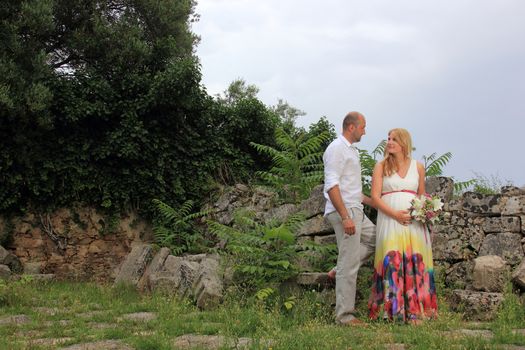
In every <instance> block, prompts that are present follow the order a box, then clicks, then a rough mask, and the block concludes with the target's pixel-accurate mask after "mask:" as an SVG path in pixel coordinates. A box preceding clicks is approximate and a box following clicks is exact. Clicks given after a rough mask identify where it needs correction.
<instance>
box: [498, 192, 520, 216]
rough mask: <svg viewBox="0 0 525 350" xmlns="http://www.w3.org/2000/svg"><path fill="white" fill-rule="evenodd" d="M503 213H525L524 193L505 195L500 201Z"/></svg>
mask: <svg viewBox="0 0 525 350" xmlns="http://www.w3.org/2000/svg"><path fill="white" fill-rule="evenodd" d="M502 204H503V205H502V207H503V208H502V210H501V213H502V214H503V215H516V214H525V194H522V195H519V196H513V197H506V198H504V200H503V201H502Z"/></svg>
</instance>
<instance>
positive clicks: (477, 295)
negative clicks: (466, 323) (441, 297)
mask: <svg viewBox="0 0 525 350" xmlns="http://www.w3.org/2000/svg"><path fill="white" fill-rule="evenodd" d="M502 301H503V293H490V292H478V291H473V290H463V289H456V290H453V291H452V295H451V298H450V307H451V309H452V310H453V311H456V312H461V313H463V317H464V318H465V319H467V320H472V321H490V320H492V319H493V318H494V317H495V316H496V313H497V310H498V308H499V306H500V304H501V303H502Z"/></svg>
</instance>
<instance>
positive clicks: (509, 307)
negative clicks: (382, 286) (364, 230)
mask: <svg viewBox="0 0 525 350" xmlns="http://www.w3.org/2000/svg"><path fill="white" fill-rule="evenodd" d="M365 270H366V269H365ZM365 270H363V271H365ZM360 278H361V279H363V281H362V282H360V283H362V284H363V285H365V284H366V279H367V278H368V276H366V273H363V276H361V277H360ZM11 283H12V282H10V283H8V284H9V288H11V290H13V289H16V291H17V294H16V295H17V297H16V298H9V299H8V302H5V301H4V304H3V305H2V306H1V308H0V339H2V341H1V342H0V349H55V348H57V347H59V346H58V345H56V344H55V345H45V344H44V343H42V342H41V340H42V339H48V340H49V339H55V340H56V339H58V340H60V339H62V343H61V344H60V346H66V345H70V344H77V343H84V342H93V341H97V340H107V339H114V340H119V341H121V342H123V343H125V344H128V345H129V346H131V347H133V348H135V349H173V348H174V345H173V344H174V341H175V339H176V338H177V337H179V336H181V335H185V334H200V335H220V336H223V337H225V339H227V340H229V341H230V344H234V343H236V341H237V339H239V338H242V337H248V338H251V339H252V340H253V342H252V343H251V345H250V346H249V348H250V349H269V348H271V349H273V350H275V349H345V350H346V349H386V348H389V347H392V346H393V344H404V348H405V349H425V350H426V349H447V350H450V349H493V348H498V347H502V346H503V344H512V345H519V346H524V345H525V336H524V335H523V334H522V333H520V332H516V329H523V328H525V311H524V306H523V301H522V300H520V298H519V297H518V296H517V295H516V294H513V293H511V292H510V290H509V291H508V293H507V295H506V301H505V302H504V303H503V305H502V307H501V310H500V312H499V314H498V316H497V318H496V319H495V320H494V321H493V322H489V323H482V324H470V323H465V322H464V321H462V320H461V315H459V314H456V313H453V312H451V311H449V310H448V307H447V304H446V300H445V299H444V298H443V299H440V305H439V306H440V315H439V317H438V319H437V320H435V321H429V322H427V323H425V324H423V325H421V326H418V327H414V326H409V325H405V324H392V323H389V322H383V321H376V322H368V323H367V327H353V328H352V327H340V326H337V325H335V324H334V322H333V295H331V293H333V292H332V291H321V292H320V291H316V290H300V289H292V290H282V291H279V292H277V293H275V294H274V295H273V296H272V297H271V298H266V299H264V300H259V299H257V298H255V297H254V296H252V295H244V294H243V293H242V292H241V291H240V290H236V289H235V288H233V289H230V290H229V292H228V293H227V295H226V298H225V300H224V302H223V304H222V305H221V306H219V307H218V308H217V309H215V310H213V311H200V310H198V309H197V308H196V307H195V306H194V304H193V302H192V301H191V300H188V299H179V298H176V297H172V296H170V295H166V294H162V293H153V294H140V293H138V292H136V291H135V290H134V289H132V288H130V287H127V286H124V285H122V286H117V287H112V286H100V285H95V284H91V283H70V282H54V283H45V284H42V283H37V282H34V281H32V282H25V283H18V284H12V285H11ZM362 288H364V287H362ZM509 288H510V287H509ZM361 294H362V295H360V300H359V304H358V309H359V310H360V312H361V316H362V317H363V318H364V317H365V315H366V306H364V305H366V299H367V296H368V294H367V292H365V291H362V293H361ZM442 294H444V293H442ZM290 295H294V296H295V303H294V305H293V307H292V308H291V309H287V308H286V307H284V306H283V301H285V300H286V299H287V298H289V296H290ZM135 312H152V313H154V314H155V315H156V318H155V319H153V320H150V321H136V320H128V319H126V318H125V317H124V316H125V315H126V314H129V313H135ZM21 314H23V315H26V316H27V317H28V318H29V322H27V323H23V324H18V325H17V324H13V323H6V322H4V321H2V320H5V319H6V318H7V317H10V316H14V315H21ZM464 328H470V329H480V328H481V329H486V330H488V331H491V332H493V333H492V334H493V337H492V338H484V337H481V336H467V335H465V334H463V333H461V331H460V330H461V329H464ZM39 341H40V343H39ZM48 344H49V343H48ZM223 348H228V345H227V344H224V347H223Z"/></svg>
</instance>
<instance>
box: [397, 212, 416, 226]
mask: <svg viewBox="0 0 525 350" xmlns="http://www.w3.org/2000/svg"><path fill="white" fill-rule="evenodd" d="M394 219H395V220H396V221H397V222H399V223H400V224H401V225H403V226H406V225H408V224H410V222H412V217H411V216H410V213H409V212H408V210H398V211H396V212H395V213H394Z"/></svg>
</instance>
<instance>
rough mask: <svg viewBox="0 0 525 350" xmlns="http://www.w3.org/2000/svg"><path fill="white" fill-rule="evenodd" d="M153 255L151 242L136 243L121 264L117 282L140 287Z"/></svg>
mask: <svg viewBox="0 0 525 350" xmlns="http://www.w3.org/2000/svg"><path fill="white" fill-rule="evenodd" d="M152 257H153V248H152V247H151V245H150V244H137V245H135V246H134V247H133V248H132V249H131V252H130V253H129V254H128V256H127V257H126V259H125V260H124V262H123V263H122V265H121V266H120V268H119V270H118V273H117V277H116V278H115V284H119V283H125V284H131V285H133V286H135V287H138V283H139V281H140V279H141V278H142V275H143V274H144V271H145V270H146V267H147V266H148V264H149V263H150V261H151V259H152Z"/></svg>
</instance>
